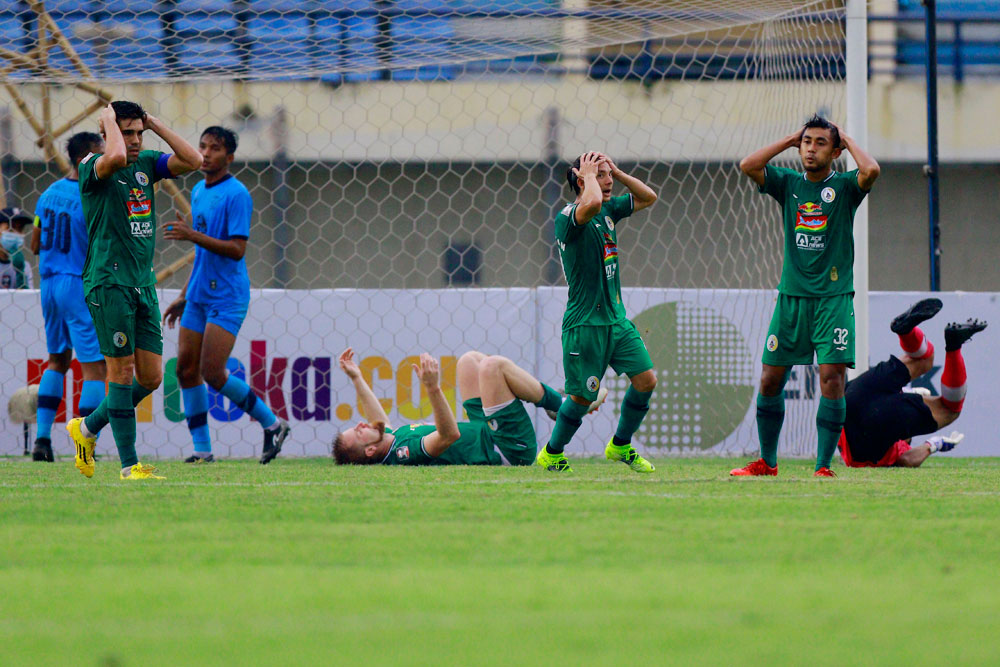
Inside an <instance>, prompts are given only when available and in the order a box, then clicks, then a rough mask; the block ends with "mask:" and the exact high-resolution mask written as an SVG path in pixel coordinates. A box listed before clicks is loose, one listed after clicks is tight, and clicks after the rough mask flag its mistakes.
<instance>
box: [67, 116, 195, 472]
mask: <svg viewBox="0 0 1000 667" xmlns="http://www.w3.org/2000/svg"><path fill="white" fill-rule="evenodd" d="M99 126H100V129H101V134H102V136H103V137H104V141H105V148H104V152H103V153H101V154H95V153H90V154H88V155H87V156H86V157H84V158H83V159H82V160H81V161H80V164H79V175H80V196H81V201H82V203H83V213H84V217H85V218H86V220H87V237H88V239H87V240H88V246H87V258H86V261H85V262H84V267H83V288H84V293H85V296H86V299H87V307H88V308H89V309H90V314H91V317H92V318H93V320H94V327H95V329H96V331H97V341H98V344H99V347H100V350H101V354H102V355H104V359H105V363H106V365H107V369H108V376H107V379H108V382H109V385H108V386H109V388H108V394H107V396H105V398H104V400H103V401H101V404H100V405H98V406H97V408H96V409H95V410H94V411H93V412H92V413H91V414H90V415H88V416H87V417H86V418H78V419H73V420H70V422H69V423H68V424H67V425H66V430H67V431H68V432H69V434H70V437H71V438H72V440H73V442H74V444H75V445H76V459H75V464H76V467H77V469H78V470H79V471H80V472H81V473H82V474H83V475H84V476H86V477H92V476H93V475H94V445H95V443H96V437H97V434H98V433H100V431H101V429H103V428H104V427H105V426H107V425H108V424H109V423H110V424H111V431H112V433H113V434H114V438H115V445H116V447H117V448H118V456H119V458H120V459H121V465H122V469H121V474H120V477H121V478H122V479H129V480H141V479H161V478H160V477H159V476H158V475H155V474H154V468H153V467H152V466H146V465H143V464H141V463H139V459H138V456H137V455H136V451H135V430H136V429H135V406H137V405H138V404H139V402H140V401H142V400H143V399H144V398H145V397H146V396H148V395H149V394H151V393H152V392H153V391H154V390H155V389H156V388H157V387H158V386H160V382H161V380H162V379H163V357H162V355H163V334H162V331H161V329H160V307H159V303H158V301H157V298H156V291H155V289H154V286H155V283H156V274H155V273H154V272H153V251H154V249H155V245H156V219H155V218H156V206H155V198H154V192H155V191H154V188H153V186H154V185H155V184H156V182H157V181H159V180H162V179H165V178H175V177H177V176H180V175H182V174H186V173H188V172H191V171H194V170H195V169H197V168H198V167H200V166H201V161H202V160H201V155H200V154H199V153H198V150H197V149H196V148H195V147H194V146H192V145H191V144H189V143H188V142H187V141H185V140H184V139H183V138H181V137H180V135H178V134H177V133H176V132H174V131H173V130H171V129H170V128H168V127H167V126H166V125H165V124H164V123H163V122H162V121H161V120H159V119H158V118H156V117H155V116H153V115H151V114H149V113H146V111H145V110H143V108H142V107H141V106H139V105H138V104H136V103H134V102H125V101H115V102H111V103H110V104H109V105H108V106H106V107H105V108H104V109H103V110H102V111H101V114H100V119H99ZM147 130H149V131H151V132H153V133H154V134H156V135H158V136H159V137H160V138H161V139H163V140H164V141H165V142H166V143H167V145H169V146H170V149H171V150H172V151H173V153H163V152H161V151H157V150H143V149H142V143H143V133H144V132H146V131H147Z"/></svg>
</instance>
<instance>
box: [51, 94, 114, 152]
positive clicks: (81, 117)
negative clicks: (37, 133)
mask: <svg viewBox="0 0 1000 667" xmlns="http://www.w3.org/2000/svg"><path fill="white" fill-rule="evenodd" d="M105 106H107V103H106V102H105V101H104V100H102V99H97V100H94V101H93V102H91V103H90V106H88V107H87V108H86V109H84V110H83V111H81V112H80V113H78V114H77V115H75V116H73V118H72V119H71V120H68V121H66V122H65V123H63V124H62V125H60V126H59V127H58V128H57V129H55V130H52V139H53V141H54V140H56V139H58V138H59V137H61V136H62V135H64V134H66V133H67V132H68V131H70V130H71V129H73V128H74V127H75V126H76V125H77V124H79V123H81V122H83V121H85V120H86V119H87V117H88V116H89V115H90V114H92V113H94V112H95V111H98V110H100V109H102V108H104V107H105ZM43 143H44V140H43V139H41V138H39V139H37V140H36V141H35V145H36V146H39V147H41V146H42V144H43Z"/></svg>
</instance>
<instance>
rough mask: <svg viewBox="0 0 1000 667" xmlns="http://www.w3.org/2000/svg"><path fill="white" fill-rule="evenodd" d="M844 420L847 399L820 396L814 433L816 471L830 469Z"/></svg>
mask: <svg viewBox="0 0 1000 667" xmlns="http://www.w3.org/2000/svg"><path fill="white" fill-rule="evenodd" d="M846 418H847V399H845V398H844V397H843V396H841V397H840V398H836V399H834V398H827V397H826V396H820V398H819V409H818V410H816V432H817V434H818V435H819V438H818V443H817V446H816V470H819V469H820V468H829V467H830V463H831V462H832V461H833V453H834V452H835V451H837V441H838V440H840V431H841V430H842V429H843V428H844V420H845V419H846Z"/></svg>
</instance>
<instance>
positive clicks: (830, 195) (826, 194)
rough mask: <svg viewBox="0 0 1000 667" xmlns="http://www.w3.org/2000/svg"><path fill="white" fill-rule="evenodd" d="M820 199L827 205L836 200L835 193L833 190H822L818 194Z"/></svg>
mask: <svg viewBox="0 0 1000 667" xmlns="http://www.w3.org/2000/svg"><path fill="white" fill-rule="evenodd" d="M819 196H820V199H822V200H823V201H825V202H826V203H827V204H829V203H830V202H832V201H833V200H834V199H836V198H837V191H836V190H834V189H833V188H823V191H822V192H820V193H819Z"/></svg>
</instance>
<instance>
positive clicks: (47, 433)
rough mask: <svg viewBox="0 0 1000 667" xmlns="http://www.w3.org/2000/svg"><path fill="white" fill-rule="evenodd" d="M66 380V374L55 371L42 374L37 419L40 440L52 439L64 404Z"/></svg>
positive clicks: (39, 385)
mask: <svg viewBox="0 0 1000 667" xmlns="http://www.w3.org/2000/svg"><path fill="white" fill-rule="evenodd" d="M65 380H66V374H65V373H60V372H58V371H53V370H47V371H45V372H44V373H42V379H41V381H40V382H39V383H38V414H37V415H36V417H35V421H36V422H37V423H38V436H37V437H39V438H50V439H51V438H52V422H54V421H55V420H56V412H58V410H59V403H61V402H62V397H63V382H64V381H65Z"/></svg>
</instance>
